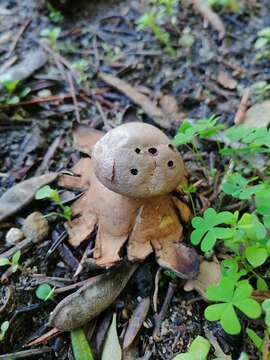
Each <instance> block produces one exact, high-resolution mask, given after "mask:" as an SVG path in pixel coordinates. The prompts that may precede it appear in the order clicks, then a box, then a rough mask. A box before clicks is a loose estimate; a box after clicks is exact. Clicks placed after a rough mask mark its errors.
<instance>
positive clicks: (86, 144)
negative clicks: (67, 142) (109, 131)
mask: <svg viewBox="0 0 270 360" xmlns="http://www.w3.org/2000/svg"><path fill="white" fill-rule="evenodd" d="M103 135H105V133H104V132H102V131H99V130H96V129H93V128H90V127H89V126H87V125H84V124H77V125H76V126H75V128H74V130H73V141H74V145H73V146H74V148H75V149H76V150H79V151H81V152H82V153H84V154H88V155H91V153H92V150H93V147H94V145H95V144H96V142H97V141H98V140H99V139H100V138H101V137H102V136H103Z"/></svg>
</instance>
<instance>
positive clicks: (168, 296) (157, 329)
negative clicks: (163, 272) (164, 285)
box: [153, 282, 176, 340]
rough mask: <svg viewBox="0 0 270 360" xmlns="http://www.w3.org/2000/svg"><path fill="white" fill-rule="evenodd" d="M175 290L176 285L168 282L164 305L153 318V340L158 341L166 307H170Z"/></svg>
mask: <svg viewBox="0 0 270 360" xmlns="http://www.w3.org/2000/svg"><path fill="white" fill-rule="evenodd" d="M175 289H176V284H175V283H172V282H170V283H169V286H168V290H167V294H166V297H165V300H164V303H163V305H162V308H161V310H160V312H159V313H158V314H157V315H156V316H155V327H154V331H153V338H154V340H158V339H159V334H160V326H161V322H162V321H163V320H164V318H165V316H166V313H167V311H168V307H169V305H170V302H171V299H172V297H173V294H174V291H175Z"/></svg>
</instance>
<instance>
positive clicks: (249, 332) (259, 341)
mask: <svg viewBox="0 0 270 360" xmlns="http://www.w3.org/2000/svg"><path fill="white" fill-rule="evenodd" d="M246 332H247V335H248V337H249V338H250V340H251V341H252V342H253V344H254V345H255V346H256V348H257V349H258V350H260V351H262V348H263V339H262V338H261V337H260V336H259V335H257V334H256V333H255V331H254V330H252V329H250V328H247V330H246Z"/></svg>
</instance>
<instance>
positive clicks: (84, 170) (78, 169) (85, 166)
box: [58, 157, 93, 190]
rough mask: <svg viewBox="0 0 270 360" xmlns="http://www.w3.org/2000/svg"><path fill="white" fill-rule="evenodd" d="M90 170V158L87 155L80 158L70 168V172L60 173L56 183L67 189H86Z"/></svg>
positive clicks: (91, 167)
mask: <svg viewBox="0 0 270 360" xmlns="http://www.w3.org/2000/svg"><path fill="white" fill-rule="evenodd" d="M91 172H93V166H92V161H91V159H90V158H88V157H85V158H82V159H80V160H79V161H78V162H77V164H76V165H75V166H74V167H73V168H72V170H71V173H69V174H62V175H61V176H60V177H59V179H58V185H59V186H62V187H65V188H67V189H79V190H83V189H88V188H89V186H90V174H91Z"/></svg>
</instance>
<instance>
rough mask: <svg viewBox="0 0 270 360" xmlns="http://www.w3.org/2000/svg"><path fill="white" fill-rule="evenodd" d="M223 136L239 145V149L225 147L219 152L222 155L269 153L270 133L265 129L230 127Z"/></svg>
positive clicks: (240, 126) (241, 126)
mask: <svg viewBox="0 0 270 360" xmlns="http://www.w3.org/2000/svg"><path fill="white" fill-rule="evenodd" d="M225 135H226V137H227V138H228V139H229V140H230V141H231V142H232V143H235V142H237V143H239V147H237V148H236V147H234V148H230V147H227V146H226V147H224V149H222V150H221V151H220V152H221V154H222V155H231V154H237V153H240V154H241V153H269V152H270V131H269V130H268V129H267V128H266V127H263V128H249V127H247V126H243V125H238V126H232V127H231V128H229V129H228V130H226V131H225Z"/></svg>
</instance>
